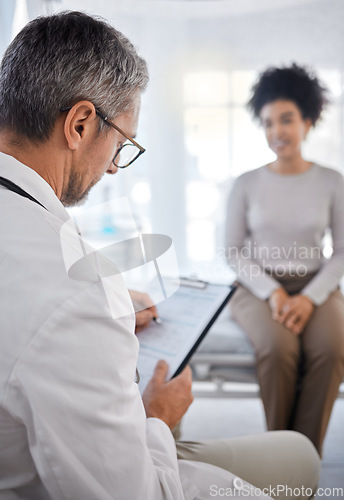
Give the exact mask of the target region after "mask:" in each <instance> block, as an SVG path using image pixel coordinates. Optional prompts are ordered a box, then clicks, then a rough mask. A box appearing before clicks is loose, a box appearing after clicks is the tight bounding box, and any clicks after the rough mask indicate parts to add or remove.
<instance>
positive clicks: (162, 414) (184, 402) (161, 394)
mask: <svg viewBox="0 0 344 500" xmlns="http://www.w3.org/2000/svg"><path fill="white" fill-rule="evenodd" d="M167 372H168V364H167V363H166V361H163V360H160V361H159V362H158V364H157V365H156V367H155V371H154V375H153V377H152V378H151V379H150V381H149V382H148V385H147V387H146V389H145V391H144V393H143V395H142V400H143V404H144V407H145V410H146V415H147V418H148V417H155V418H160V420H163V421H164V422H165V423H166V424H167V425H168V426H169V428H170V429H171V430H172V429H173V428H174V427H175V426H176V425H177V424H178V422H179V421H180V420H181V418H182V417H183V415H184V414H185V412H186V410H187V409H188V408H189V406H190V404H191V403H192V401H193V396H192V393H191V385H192V376H191V369H190V367H189V366H187V367H186V368H184V370H183V371H182V372H181V373H180V374H179V375H177V376H176V377H174V378H173V379H172V380H169V381H168V382H165V378H166V375H167Z"/></svg>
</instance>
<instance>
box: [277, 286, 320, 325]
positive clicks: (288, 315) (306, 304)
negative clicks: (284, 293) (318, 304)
mask: <svg viewBox="0 0 344 500" xmlns="http://www.w3.org/2000/svg"><path fill="white" fill-rule="evenodd" d="M314 309H315V306H314V304H313V302H312V301H311V299H309V298H308V297H306V295H301V294H298V295H293V296H292V297H290V298H289V299H288V301H287V303H286V304H285V306H284V311H283V315H282V322H283V323H284V324H285V326H286V327H287V328H289V330H291V331H292V332H293V334H294V335H300V333H301V332H302V331H303V330H304V329H305V327H306V325H307V323H308V321H309V320H310V318H311V316H312V313H313V311H314Z"/></svg>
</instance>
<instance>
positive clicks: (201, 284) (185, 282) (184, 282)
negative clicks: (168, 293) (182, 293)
mask: <svg viewBox="0 0 344 500" xmlns="http://www.w3.org/2000/svg"><path fill="white" fill-rule="evenodd" d="M179 284H180V286H189V287H191V288H198V289H200V290H203V289H204V288H206V287H207V285H208V282H207V281H203V280H198V279H197V278H186V277H185V276H181V277H180V278H179Z"/></svg>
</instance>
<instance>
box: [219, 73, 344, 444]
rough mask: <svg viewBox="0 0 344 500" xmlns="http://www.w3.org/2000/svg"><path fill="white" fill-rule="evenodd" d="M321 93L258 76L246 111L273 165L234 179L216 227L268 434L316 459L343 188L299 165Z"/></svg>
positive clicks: (339, 320) (341, 351)
mask: <svg viewBox="0 0 344 500" xmlns="http://www.w3.org/2000/svg"><path fill="white" fill-rule="evenodd" d="M326 93H327V90H326V89H325V87H324V86H323V85H322V84H321V83H320V82H319V80H318V79H317V77H316V76H315V75H314V74H313V73H311V72H309V71H307V70H306V69H305V68H303V67H300V66H297V65H295V64H293V65H292V66H290V67H281V68H269V69H267V70H266V71H265V72H264V73H262V74H261V75H260V78H259V80H258V82H257V83H256V84H255V86H254V87H253V93H252V97H251V100H250V102H249V108H250V110H251V111H252V113H253V116H254V117H255V118H256V119H258V120H259V121H260V124H261V126H262V127H263V129H264V132H265V135H266V139H267V142H268V145H269V147H270V148H271V149H272V151H273V152H274V153H275V154H276V159H275V161H273V162H272V163H270V164H268V165H264V166H262V167H260V168H258V169H255V170H252V171H250V172H247V173H245V174H243V175H241V176H240V177H239V178H238V179H237V180H236V182H235V183H234V186H233V189H232V191H231V194H230V197H229V203H228V212H227V216H228V218H227V225H226V252H227V257H228V262H229V264H230V266H231V267H232V268H233V269H234V270H235V271H236V273H237V275H238V281H239V283H240V285H239V287H238V290H237V292H236V293H235V295H234V297H233V299H232V302H231V307H232V314H233V317H234V318H235V319H236V321H237V322H238V323H239V324H240V325H241V326H242V328H243V329H244V331H245V332H246V334H247V335H248V337H249V339H250V341H251V343H252V344H253V346H254V350H255V354H256V364H257V375H258V380H259V385H260V393H261V397H262V400H263V404H264V409H265V414H266V421H267V426H268V429H269V430H278V429H292V430H295V431H299V432H302V433H303V434H305V435H306V436H308V437H309V439H310V440H311V441H312V442H313V443H314V445H315V446H316V448H317V450H318V451H319V453H320V454H321V451H322V444H323V440H324V437H325V433H326V428H327V425H328V421H329V418H330V414H331V410H332V407H333V404H334V401H335V399H336V396H337V393H338V388H339V384H340V383H341V381H342V379H343V375H344V297H343V296H342V294H341V292H340V290H339V282H340V279H341V277H342V275H343V273H344V179H343V177H342V176H341V175H340V174H339V173H338V172H337V171H334V170H332V169H329V168H326V167H323V166H320V165H318V164H317V163H314V162H312V161H308V160H307V159H305V158H304V157H303V155H302V151H301V144H302V142H303V141H304V140H305V139H306V137H307V134H308V132H309V130H310V129H311V127H312V126H315V125H316V123H317V122H318V119H319V118H320V116H321V113H322V111H323V109H324V107H325V105H326V104H327V97H326ZM328 231H330V232H331V235H332V240H333V244H332V246H333V253H332V257H331V258H329V259H327V258H324V256H323V237H324V235H325V234H326V233H327V232H328Z"/></svg>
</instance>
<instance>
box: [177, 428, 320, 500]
mask: <svg viewBox="0 0 344 500" xmlns="http://www.w3.org/2000/svg"><path fill="white" fill-rule="evenodd" d="M176 446H177V454H178V458H179V459H184V460H195V461H199V462H206V463H210V464H212V465H216V466H217V467H221V468H222V469H225V470H228V471H229V472H232V473H233V474H235V475H237V476H238V477H240V478H241V479H244V480H245V481H248V482H249V483H251V484H252V485H253V486H256V487H258V488H260V489H261V490H263V491H264V490H265V489H266V490H265V491H264V492H266V493H267V494H268V495H269V496H271V497H273V498H278V499H279V500H283V499H287V498H289V499H290V498H293V499H299V498H300V499H301V498H312V494H309V492H310V490H311V491H312V492H313V494H314V493H315V491H316V487H317V483H318V479H319V472H320V459H319V455H318V453H317V452H316V450H315V448H314V446H313V445H312V443H311V442H310V441H309V439H307V438H306V437H305V436H302V434H298V433H296V432H288V431H280V432H266V433H264V434H259V435H254V436H245V437H238V438H231V439H216V440H209V441H204V442H190V441H187V442H183V441H179V442H177V443H176ZM278 486H279V487H280V489H279V492H278V493H279V494H277V487H278ZM302 487H303V490H302ZM282 488H284V489H282ZM286 488H289V490H287V489H286ZM303 492H304V493H303Z"/></svg>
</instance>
